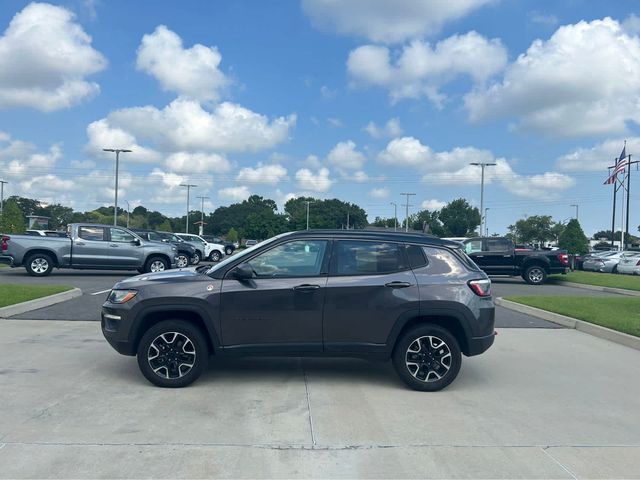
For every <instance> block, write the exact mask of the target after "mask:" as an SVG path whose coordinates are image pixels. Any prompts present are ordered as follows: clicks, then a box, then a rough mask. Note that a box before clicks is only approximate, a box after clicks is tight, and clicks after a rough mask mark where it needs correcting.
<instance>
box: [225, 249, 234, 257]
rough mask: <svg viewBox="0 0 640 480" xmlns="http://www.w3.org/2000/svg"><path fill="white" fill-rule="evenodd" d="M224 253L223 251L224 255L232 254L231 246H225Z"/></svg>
mask: <svg viewBox="0 0 640 480" xmlns="http://www.w3.org/2000/svg"><path fill="white" fill-rule="evenodd" d="M224 253H225V255H231V254H233V248H231V247H227V248H225V249H224Z"/></svg>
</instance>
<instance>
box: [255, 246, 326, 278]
mask: <svg viewBox="0 0 640 480" xmlns="http://www.w3.org/2000/svg"><path fill="white" fill-rule="evenodd" d="M327 243H328V242H327V240H297V241H293V242H288V243H284V244H282V245H278V246H277V247H274V248H272V249H271V250H268V251H266V252H264V253H262V254H260V255H258V256H257V257H254V258H252V259H251V260H250V261H249V262H247V263H248V264H249V265H250V266H251V268H253V270H254V272H256V275H257V276H258V277H314V276H317V275H320V271H321V270H322V261H323V259H324V252H325V251H326V249H327Z"/></svg>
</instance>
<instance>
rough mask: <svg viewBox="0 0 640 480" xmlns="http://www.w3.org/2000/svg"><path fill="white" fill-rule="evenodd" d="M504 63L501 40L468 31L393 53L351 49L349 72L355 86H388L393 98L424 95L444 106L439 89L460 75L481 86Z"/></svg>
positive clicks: (380, 49) (368, 47)
mask: <svg viewBox="0 0 640 480" xmlns="http://www.w3.org/2000/svg"><path fill="white" fill-rule="evenodd" d="M392 58H393V59H394V60H392ZM506 64H507V51H506V49H505V47H504V46H503V45H502V43H501V42H500V40H498V39H493V40H488V39H486V38H485V37H483V36H482V35H480V34H478V33H476V32H469V33H467V34H464V35H454V36H451V37H449V38H446V39H445V40H442V41H440V42H438V43H437V44H436V45H435V47H432V46H431V44H429V43H428V42H424V41H421V40H414V41H412V42H411V43H410V44H409V45H405V46H404V47H402V49H401V51H393V52H392V51H391V50H390V49H389V48H387V47H383V46H379V45H364V46H361V47H358V48H356V49H355V50H352V51H351V52H350V53H349V58H348V60H347V70H348V72H349V75H350V76H351V79H352V81H351V84H352V86H358V85H363V86H367V85H373V86H378V87H384V88H387V89H388V90H389V94H390V97H391V99H392V101H394V102H395V101H398V100H402V99H406V98H421V97H426V98H428V99H429V100H430V101H431V102H432V103H433V104H434V105H436V106H437V107H442V105H443V102H444V100H445V98H446V97H445V96H444V95H443V94H442V93H441V92H439V89H440V87H442V86H443V85H444V84H446V83H448V82H450V81H452V80H454V79H455V78H456V77H458V76H461V75H462V76H469V77H471V78H472V79H473V81H474V82H476V83H477V84H482V83H483V82H485V81H486V80H487V79H488V78H490V77H492V76H493V75H495V74H497V73H499V72H500V71H502V70H503V68H504V66H505V65H506Z"/></svg>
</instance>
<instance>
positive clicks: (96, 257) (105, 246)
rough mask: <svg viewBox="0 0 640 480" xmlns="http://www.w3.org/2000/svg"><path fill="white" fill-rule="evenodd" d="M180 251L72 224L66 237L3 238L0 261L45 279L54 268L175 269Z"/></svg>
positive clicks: (109, 229) (119, 230)
mask: <svg viewBox="0 0 640 480" xmlns="http://www.w3.org/2000/svg"><path fill="white" fill-rule="evenodd" d="M176 256H177V248H176V247H175V246H174V245H171V244H162V243H158V242H149V241H146V240H143V239H142V238H140V237H139V236H138V235H136V234H135V233H133V232H132V231H130V230H127V229H126V228H123V227H113V226H110V225H97V224H89V223H73V224H70V225H69V226H68V227H67V236H66V237H42V236H33V235H13V234H8V235H2V236H1V239H0V262H1V263H8V264H9V265H11V266H12V267H20V266H23V267H24V268H25V269H26V270H27V273H29V275H33V276H36V277H43V276H46V275H49V274H50V273H51V271H52V270H53V269H54V268H74V269H96V270H137V271H138V272H140V273H145V272H160V271H163V270H167V269H169V268H175V267H176V262H177V259H176Z"/></svg>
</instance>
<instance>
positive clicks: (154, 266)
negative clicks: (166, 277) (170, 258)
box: [144, 257, 169, 273]
mask: <svg viewBox="0 0 640 480" xmlns="http://www.w3.org/2000/svg"><path fill="white" fill-rule="evenodd" d="M165 270H169V262H167V260H165V259H164V258H162V257H149V258H148V259H147V261H146V262H145V264H144V272H145V273H156V272H164V271H165Z"/></svg>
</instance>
